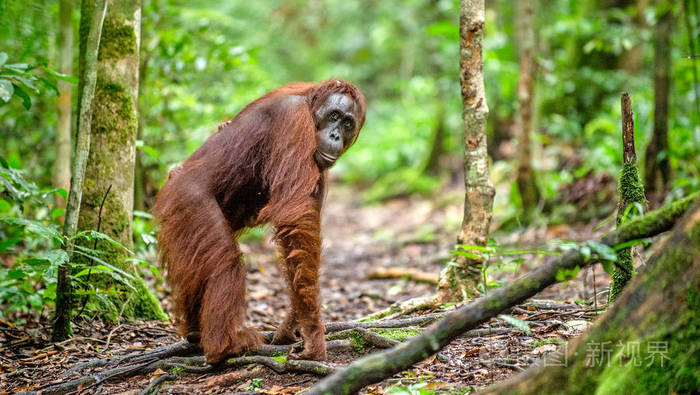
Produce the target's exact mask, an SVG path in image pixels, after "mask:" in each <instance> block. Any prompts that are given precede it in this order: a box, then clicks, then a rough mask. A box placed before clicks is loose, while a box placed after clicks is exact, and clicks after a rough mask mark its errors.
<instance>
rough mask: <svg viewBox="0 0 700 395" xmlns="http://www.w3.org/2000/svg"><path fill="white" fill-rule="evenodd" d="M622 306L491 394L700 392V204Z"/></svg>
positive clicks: (629, 289) (624, 296)
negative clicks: (535, 366) (540, 362)
mask: <svg viewBox="0 0 700 395" xmlns="http://www.w3.org/2000/svg"><path fill="white" fill-rule="evenodd" d="M673 229H674V230H673V233H672V234H671V235H670V237H669V238H668V239H667V240H666V241H665V242H664V245H663V247H662V248H661V249H660V250H659V251H658V252H657V253H656V254H654V256H653V257H652V258H651V259H650V260H649V262H648V263H647V265H646V267H645V269H644V271H642V272H641V273H640V275H639V276H637V277H636V278H635V280H634V281H633V282H632V283H631V284H630V285H629V286H628V287H627V290H626V291H625V292H624V293H623V294H622V295H621V296H620V298H619V299H618V301H617V303H616V304H615V305H614V306H613V307H612V308H611V309H610V310H609V311H608V312H607V313H606V314H605V315H604V316H603V317H601V319H600V320H599V321H598V323H597V324H596V325H595V326H594V327H593V328H592V329H591V330H589V332H588V334H587V335H586V336H584V337H581V338H579V339H576V340H573V341H571V342H570V343H569V344H568V345H567V346H566V347H564V349H563V353H557V354H555V355H554V356H552V357H550V358H547V359H545V362H544V364H543V365H544V366H542V367H541V368H540V367H537V368H533V369H530V370H528V371H527V372H525V373H523V374H522V375H518V376H516V377H514V378H512V379H511V380H509V381H508V382H506V383H503V384H501V385H497V386H496V387H494V388H491V389H489V390H487V391H486V393H500V394H506V393H507V394H530V393H532V394H542V393H545V394H584V393H586V394H590V393H598V394H620V393H629V394H641V393H648V394H674V393H695V392H696V391H697V389H698V388H700V373H699V372H700V352H698V347H700V201H697V200H696V202H695V205H694V207H693V208H691V209H690V210H689V211H688V212H687V213H686V215H685V216H684V218H683V219H682V220H681V221H680V222H679V223H678V224H677V225H676V226H675V227H674V228H673Z"/></svg>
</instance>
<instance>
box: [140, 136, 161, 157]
mask: <svg viewBox="0 0 700 395" xmlns="http://www.w3.org/2000/svg"><path fill="white" fill-rule="evenodd" d="M136 148H138V149H140V150H143V152H145V153H147V154H148V156H150V157H151V158H153V159H156V160H158V158H159V157H160V154H159V153H158V151H156V149H155V148H153V147H151V146H148V145H146V144H144V143H143V140H136Z"/></svg>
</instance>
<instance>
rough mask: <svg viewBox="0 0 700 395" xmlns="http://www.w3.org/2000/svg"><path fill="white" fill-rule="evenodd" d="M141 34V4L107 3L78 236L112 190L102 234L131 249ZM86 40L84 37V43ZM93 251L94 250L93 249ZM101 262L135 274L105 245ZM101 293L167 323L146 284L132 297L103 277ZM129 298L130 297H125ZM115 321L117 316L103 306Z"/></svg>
mask: <svg viewBox="0 0 700 395" xmlns="http://www.w3.org/2000/svg"><path fill="white" fill-rule="evenodd" d="M140 28H141V1H140V0H109V8H108V11H107V16H106V17H105V21H104V29H103V34H102V41H101V43H100V51H99V57H98V62H97V68H98V79H97V85H96V88H95V101H94V103H93V117H92V128H91V130H92V147H91V150H90V157H89V162H88V167H87V172H86V179H85V185H84V194H85V198H84V201H83V205H82V206H81V210H80V221H79V229H80V230H95V229H96V228H97V223H98V220H99V217H100V213H99V210H100V206H101V203H102V199H103V198H104V196H105V193H106V191H107V189H108V188H109V186H110V185H112V188H111V191H110V193H109V194H108V195H107V198H106V201H105V204H104V210H103V212H102V214H101V232H102V233H105V234H106V235H108V236H110V237H111V238H113V239H114V240H117V241H118V242H120V243H121V244H122V245H123V246H125V247H127V248H129V249H130V248H131V247H132V245H133V241H132V217H133V205H134V162H135V150H136V133H137V129H138V114H137V101H138V78H139V37H140ZM81 38H82V37H81ZM89 247H92V245H90V246H89ZM97 249H98V250H99V251H100V252H101V254H102V255H101V258H102V259H104V260H106V261H107V262H109V263H111V264H112V265H114V266H116V267H119V268H121V269H122V270H125V271H127V272H130V273H133V274H135V273H136V272H135V268H134V266H133V264H132V263H130V262H128V261H126V260H125V258H127V257H128V252H127V251H125V250H124V249H123V248H120V247H117V246H114V245H112V244H110V243H108V242H105V241H99V242H98V243H97ZM98 283H99V284H100V287H101V288H113V289H114V290H116V291H117V292H110V295H113V296H110V298H111V301H112V302H114V306H121V305H123V304H124V303H125V301H126V300H129V303H128V305H127V306H126V307H125V308H124V313H123V315H124V316H126V317H143V318H163V317H164V314H163V311H162V309H161V307H160V305H159V303H158V300H157V299H156V298H155V297H154V296H153V295H152V294H151V293H150V292H149V291H148V289H147V288H146V287H145V285H144V284H143V282H142V281H140V280H137V281H136V284H134V286H135V287H136V289H137V291H136V292H135V293H133V295H132V293H131V291H130V290H128V289H127V288H126V287H124V286H123V285H122V284H118V283H115V282H114V281H112V280H111V278H110V277H107V276H100V278H99V280H98ZM124 295H126V296H124ZM102 307H103V308H106V309H107V310H109V311H110V312H111V313H115V314H113V315H111V316H110V314H109V313H108V315H107V317H108V318H116V315H117V314H118V313H119V311H116V310H115V309H114V307H113V306H102Z"/></svg>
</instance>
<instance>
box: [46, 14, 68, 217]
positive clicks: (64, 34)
mask: <svg viewBox="0 0 700 395" xmlns="http://www.w3.org/2000/svg"><path fill="white" fill-rule="evenodd" d="M57 46H58V71H59V72H60V73H63V74H67V75H72V74H73V0H60V1H59V3H58V39H57ZM72 90H73V85H72V84H71V83H69V82H66V81H58V100H57V110H58V121H57V124H56V160H55V161H54V164H53V171H52V177H51V178H52V180H51V181H52V184H53V187H54V188H63V189H65V190H66V191H67V190H68V189H69V188H70V154H71V144H70V135H71V96H72ZM56 206H57V207H58V208H65V207H66V202H65V200H64V199H63V197H61V195H58V194H57V195H56Z"/></svg>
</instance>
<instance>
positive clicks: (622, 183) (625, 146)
mask: <svg viewBox="0 0 700 395" xmlns="http://www.w3.org/2000/svg"><path fill="white" fill-rule="evenodd" d="M620 104H621V108H622V172H621V173H620V180H619V186H618V188H619V190H620V197H619V200H618V203H617V226H620V225H621V224H622V223H624V222H625V221H627V220H628V219H629V218H630V217H631V216H633V215H634V214H635V213H636V212H637V209H636V208H635V206H632V205H636V207H643V205H644V204H645V203H646V198H645V197H644V186H642V183H641V182H640V180H639V169H637V153H636V151H635V149H634V116H633V113H632V101H631V99H630V96H629V95H628V94H627V93H623V94H622V96H621V98H620ZM637 214H642V213H637ZM633 274H634V260H633V259H632V247H628V248H623V249H621V250H619V251H617V262H616V264H615V267H614V269H613V273H612V280H611V282H610V298H609V299H610V302H613V301H615V299H616V298H617V296H618V295H619V294H620V293H621V292H622V289H623V288H624V287H625V285H627V283H628V282H629V281H630V280H631V279H632V275H633Z"/></svg>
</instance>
